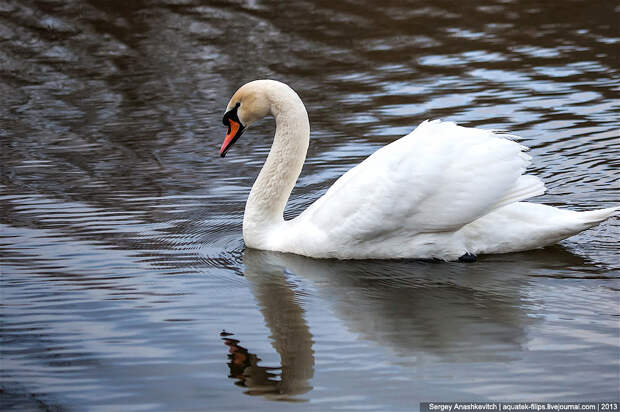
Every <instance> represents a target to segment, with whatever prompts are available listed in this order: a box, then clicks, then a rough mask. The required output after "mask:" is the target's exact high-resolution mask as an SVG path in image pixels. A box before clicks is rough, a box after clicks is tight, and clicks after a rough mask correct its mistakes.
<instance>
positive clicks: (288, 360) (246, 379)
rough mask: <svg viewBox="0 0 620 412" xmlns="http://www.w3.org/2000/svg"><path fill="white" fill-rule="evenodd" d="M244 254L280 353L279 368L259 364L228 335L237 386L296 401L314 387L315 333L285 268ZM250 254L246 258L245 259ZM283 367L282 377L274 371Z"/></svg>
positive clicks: (249, 275) (257, 359)
mask: <svg viewBox="0 0 620 412" xmlns="http://www.w3.org/2000/svg"><path fill="white" fill-rule="evenodd" d="M247 256H249V255H247V254H246V255H244V263H245V265H246V270H245V276H246V277H247V278H248V279H249V280H250V282H251V284H252V289H253V292H254V295H255V297H256V299H257V300H258V303H259V307H260V310H261V312H262V314H263V317H264V319H265V322H266V324H267V326H268V327H269V329H270V331H271V339H272V342H273V347H274V348H275V350H276V351H277V352H278V354H279V355H280V362H281V366H280V367H276V368H274V367H264V366H259V365H258V362H259V361H260V359H259V358H258V357H257V356H256V355H255V354H253V353H250V352H248V350H247V349H245V348H244V347H242V346H240V345H238V343H239V341H237V340H236V339H231V338H228V337H225V338H224V342H225V343H226V345H227V346H228V347H229V352H230V354H229V359H230V360H231V361H230V362H229V364H228V365H229V367H230V372H231V376H230V377H234V378H236V379H239V381H238V382H237V384H238V385H240V386H244V387H247V388H248V391H246V392H245V393H247V394H248V395H264V396H266V397H269V398H270V399H277V400H289V401H290V400H296V399H295V398H293V396H295V395H300V394H303V393H306V392H308V391H309V390H310V389H312V387H311V386H309V383H308V381H309V380H310V379H312V376H313V375H314V352H313V350H312V335H311V334H310V331H309V330H308V326H307V325H306V321H305V320H304V310H303V309H302V308H301V306H300V305H299V303H298V298H297V296H296V293H295V290H294V285H292V284H290V283H289V282H288V281H287V279H286V277H285V275H284V272H283V271H282V267H280V266H277V265H272V264H270V262H269V261H267V260H263V259H261V257H262V255H260V254H259V255H253V256H254V258H250V257H247ZM246 257H247V258H246ZM278 369H279V370H280V375H279V379H277V378H278V376H277V374H275V373H273V372H274V371H276V370H278Z"/></svg>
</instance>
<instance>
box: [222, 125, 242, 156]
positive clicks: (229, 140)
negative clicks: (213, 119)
mask: <svg viewBox="0 0 620 412" xmlns="http://www.w3.org/2000/svg"><path fill="white" fill-rule="evenodd" d="M244 130H245V128H244V127H243V126H242V125H241V123H239V122H237V121H235V120H233V119H228V132H227V133H226V137H225V138H224V143H222V147H221V148H220V156H221V157H224V156H226V152H228V149H230V147H231V146H232V145H233V144H234V143H235V142H236V141H237V139H238V138H239V137H240V136H241V135H242V134H243V132H244Z"/></svg>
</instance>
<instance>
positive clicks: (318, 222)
mask: <svg viewBox="0 0 620 412" xmlns="http://www.w3.org/2000/svg"><path fill="white" fill-rule="evenodd" d="M268 114H272V115H273V116H274V118H275V121H276V132H275V136H274V140H273V145H272V147H271V151H270V152H269V155H268V156H267V160H266V161H265V164H264V166H263V168H262V170H261V172H260V173H259V175H258V178H257V179H256V182H255V183H254V186H252V190H251V192H250V195H249V197H248V201H247V203H246V206H245V214H244V217H243V239H244V241H245V244H246V246H248V247H251V248H256V249H264V250H272V251H278V252H290V253H295V254H299V255H305V256H309V257H315V258H338V259H395V258H438V259H442V260H456V259H459V258H461V259H462V260H474V259H475V256H476V255H477V254H481V253H506V252H517V251H523V250H528V249H533V248H539V247H543V246H546V245H549V244H552V243H555V242H557V241H559V240H562V239H565V238H567V237H569V236H572V235H574V234H576V233H579V232H581V231H583V230H585V229H587V228H589V227H591V226H594V225H596V224H597V223H599V222H601V221H603V220H605V219H607V218H608V217H610V216H612V215H613V214H614V212H615V211H617V210H619V209H620V207H612V208H608V209H601V210H594V211H589V212H574V211H569V210H562V209H558V208H555V207H551V206H545V205H541V204H535V203H526V202H521V201H522V200H525V199H528V198H530V197H533V196H537V195H540V194H542V193H544V191H545V187H544V184H543V182H542V181H541V180H540V179H539V178H537V177H535V176H531V175H524V174H523V173H524V172H525V169H526V167H527V166H528V164H529V163H530V156H528V155H527V154H525V153H524V150H526V148H525V147H524V146H521V145H519V144H518V143H515V142H513V141H511V140H509V139H507V138H506V136H501V135H498V134H497V133H494V132H492V131H489V130H482V129H476V128H466V127H461V126H457V125H456V124H454V123H452V122H441V121H439V120H435V121H431V122H429V121H425V122H423V123H422V124H421V125H419V126H418V127H417V128H416V129H415V130H414V131H413V132H411V133H409V134H408V135H406V136H404V137H402V138H400V139H398V140H396V141H395V142H393V143H391V144H389V145H387V146H385V147H383V148H381V149H379V150H377V152H375V153H374V154H372V155H371V156H370V157H368V158H367V159H366V160H364V161H363V162H362V163H360V164H359V165H357V166H356V167H354V168H353V169H351V170H349V171H348V172H347V173H345V174H344V175H343V176H342V177H340V178H339V179H338V180H337V181H336V182H335V183H334V185H333V186H332V187H331V188H330V189H329V190H328V191H327V193H325V195H324V196H322V197H321V198H320V199H318V200H317V201H316V202H314V203H313V204H312V205H311V206H310V207H308V209H306V210H305V211H304V212H303V213H301V214H300V215H299V216H298V217H296V218H294V219H292V220H288V221H285V220H284V217H283V212H284V208H285V206H286V202H287V200H288V198H289V195H290V194H291V190H292V189H293V186H294V185H295V182H296V180H297V178H298V176H299V174H300V172H301V168H302V166H303V163H304V160H305V158H306V151H307V149H308V142H309V136H310V125H309V122H308V114H307V112H306V109H305V107H304V105H303V103H302V101H301V99H300V98H299V96H298V95H297V93H295V92H294V91H293V90H292V89H291V88H290V87H288V86H287V85H285V84H284V83H280V82H277V81H273V80H256V81H253V82H250V83H247V84H246V85H244V86H242V87H241V88H240V89H239V90H237V92H236V93H235V94H234V95H233V97H232V99H231V100H230V103H229V104H228V107H227V108H226V114H225V115H224V118H223V122H224V124H225V125H226V126H228V133H227V134H226V138H225V140H224V143H223V144H222V147H221V149H220V155H221V156H222V157H224V156H225V154H226V152H227V151H228V149H230V147H231V146H232V144H233V143H235V141H236V140H237V139H238V138H239V136H241V134H242V133H243V132H244V130H245V129H246V128H247V127H248V126H249V125H250V124H252V123H254V122H256V121H258V120H260V119H262V118H263V117H265V116H266V115H268Z"/></svg>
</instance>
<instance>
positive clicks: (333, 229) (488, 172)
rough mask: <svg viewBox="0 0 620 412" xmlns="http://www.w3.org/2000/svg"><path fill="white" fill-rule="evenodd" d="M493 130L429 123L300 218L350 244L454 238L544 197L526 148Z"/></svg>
mask: <svg viewBox="0 0 620 412" xmlns="http://www.w3.org/2000/svg"><path fill="white" fill-rule="evenodd" d="M506 137H509V136H502V135H498V134H497V133H494V132H492V131H489V130H482V129H476V128H466V127H461V126H457V125H456V124H455V123H452V122H441V121H438V120H436V121H432V122H429V121H425V122H423V123H422V124H421V125H420V126H418V127H417V128H416V129H415V130H414V131H413V132H411V133H410V134H408V135H407V136H404V137H403V138H401V139H399V140H397V141H395V142H393V143H391V144H389V145H387V146H385V147H383V148H381V149H379V150H378V151H377V152H375V153H374V154H373V155H372V156H370V157H368V158H367V159H366V160H364V161H363V162H362V163H360V164H359V165H358V166H356V167H354V168H353V169H351V170H349V171H348V172H347V173H345V174H344V175H343V176H342V177H341V178H340V179H338V180H337V181H336V182H335V183H334V185H333V186H332V187H331V188H330V189H329V190H328V191H327V193H325V195H324V196H322V197H321V198H319V199H318V200H317V201H316V202H315V203H314V204H312V205H311V206H310V207H309V208H308V209H307V210H306V211H304V213H302V214H301V215H300V216H299V218H300V220H301V221H303V222H304V223H305V224H310V225H312V226H314V228H316V229H318V230H320V231H321V232H323V233H324V234H326V235H327V236H329V237H332V236H336V237H338V238H339V239H340V240H343V241H348V242H356V241H365V240H370V239H376V238H381V237H382V236H391V235H392V234H396V233H398V235H402V236H403V237H404V238H406V237H407V236H408V235H415V234H418V233H423V232H444V231H454V230H457V229H458V228H460V227H462V226H464V225H466V224H468V223H470V222H472V221H473V220H475V219H477V218H479V217H480V216H483V215H485V214H487V213H489V212H490V211H491V210H493V209H496V208H498V207H501V206H504V205H507V204H510V203H514V202H518V201H520V200H524V199H527V198H529V197H532V196H537V195H540V194H542V193H544V191H545V188H544V185H543V183H542V181H540V179H538V178H537V177H534V176H529V175H523V173H524V172H525V169H526V167H527V166H528V165H529V163H530V156H528V155H527V154H525V153H524V152H523V151H524V150H526V148H525V147H524V146H521V145H520V144H518V143H515V142H513V141H512V140H509V139H508V138H506Z"/></svg>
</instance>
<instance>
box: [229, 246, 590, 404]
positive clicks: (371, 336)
mask: <svg viewBox="0 0 620 412" xmlns="http://www.w3.org/2000/svg"><path fill="white" fill-rule="evenodd" d="M243 262H244V265H245V276H246V277H247V279H248V280H249V282H250V284H251V287H252V289H253V292H254V295H255V296H256V299H257V301H258V303H259V306H260V309H261V311H262V313H263V316H264V318H265V322H266V324H267V326H268V327H269V329H270V331H271V334H272V335H271V339H272V344H273V346H274V348H275V350H276V351H277V352H278V354H279V355H280V359H281V366H280V367H277V368H273V367H272V368H269V367H262V366H259V365H258V361H259V360H260V359H259V358H258V357H257V356H256V355H254V354H252V353H250V352H248V351H247V350H246V349H245V348H243V347H242V346H240V345H239V342H238V341H236V340H234V339H226V340H225V342H226V344H227V345H228V346H229V348H230V350H231V354H230V355H229V358H230V359H231V363H230V364H229V366H230V370H231V377H234V378H236V379H238V384H240V385H242V386H245V387H247V388H248V391H247V392H246V393H248V394H252V395H255V394H262V395H265V396H269V397H272V398H276V399H285V400H293V399H295V396H297V395H300V394H303V393H305V392H307V391H309V390H310V389H311V388H312V387H311V385H310V380H311V379H312V377H313V375H314V352H313V349H312V343H313V337H312V334H311V333H310V329H309V326H308V324H307V322H306V320H305V311H304V308H303V307H302V305H301V304H300V301H302V300H303V301H304V302H306V301H308V300H309V301H311V302H310V303H308V305H309V307H310V308H312V307H313V306H312V303H313V302H319V304H320V305H326V306H328V307H329V309H330V311H329V314H330V315H328V316H331V315H335V316H336V317H337V321H338V322H340V323H341V324H342V325H343V326H344V327H345V328H346V329H348V330H349V331H350V332H352V333H355V334H357V335H358V336H359V337H360V339H362V340H364V341H366V342H370V343H371V344H378V345H380V346H381V347H384V348H385V349H386V350H388V351H391V352H394V353H396V354H397V355H398V357H397V358H398V359H399V361H398V363H399V364H401V365H406V366H417V365H421V364H424V363H425V361H427V360H431V361H432V362H438V361H439V362H448V363H452V362H458V363H473V362H477V363H479V362H486V363H496V362H509V361H511V360H515V359H518V358H519V357H520V353H521V352H522V351H523V350H525V348H524V345H525V343H526V342H527V332H526V328H527V327H530V326H532V325H535V324H536V322H538V320H537V318H536V316H532V315H533V314H534V315H535V305H536V302H535V299H534V300H532V298H531V297H530V296H528V295H527V293H528V292H527V290H528V285H529V283H530V282H531V280H532V277H531V276H541V275H542V276H544V274H545V273H546V272H547V271H549V270H550V269H552V268H553V269H554V270H555V271H557V269H556V267H558V265H559V266H561V267H571V266H572V267H575V266H582V267H583V266H584V263H585V262H584V260H583V259H582V258H580V257H578V256H575V255H573V254H571V253H569V252H567V251H565V250H564V249H562V248H559V247H555V248H552V249H551V250H549V249H547V250H541V251H535V252H528V253H523V254H511V255H499V256H493V257H489V258H486V259H485V258H483V259H481V260H480V261H479V262H478V263H476V264H462V263H432V262H419V261H334V260H316V259H311V258H306V257H303V256H297V255H291V254H282V253H276V252H266V251H259V250H253V249H246V250H245V252H244V256H243ZM303 295H309V297H308V296H303ZM300 298H301V299H300ZM330 320H331V319H330ZM330 323H331V322H330ZM311 327H312V328H313V330H314V333H315V334H316V335H317V336H318V335H319V334H323V335H325V334H329V333H330V332H329V331H326V330H323V329H322V325H321V324H313V325H311Z"/></svg>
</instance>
